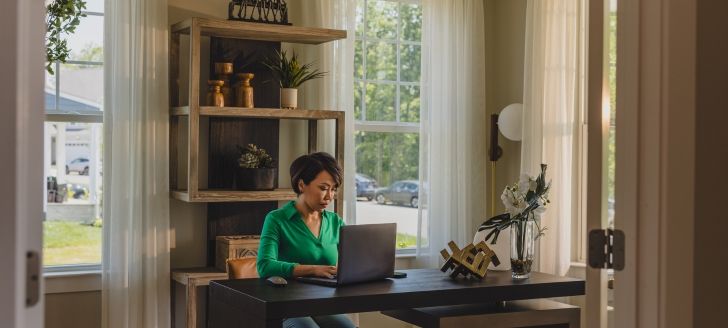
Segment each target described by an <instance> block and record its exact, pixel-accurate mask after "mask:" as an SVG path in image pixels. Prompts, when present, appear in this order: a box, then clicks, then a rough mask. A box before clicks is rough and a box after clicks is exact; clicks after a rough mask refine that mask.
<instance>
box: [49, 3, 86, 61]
mask: <svg viewBox="0 0 728 328" xmlns="http://www.w3.org/2000/svg"><path fill="white" fill-rule="evenodd" d="M45 3H46V8H45V9H46V36H45V43H46V71H48V73H50V74H54V72H53V65H55V64H56V62H61V63H65V62H66V60H67V59H68V56H69V55H70V52H71V50H70V49H68V37H69V36H71V35H73V32H75V31H76V27H77V26H78V24H80V23H81V18H82V17H86V14H85V13H84V10H85V9H86V1H83V0H51V1H45Z"/></svg>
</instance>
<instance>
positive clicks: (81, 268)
mask: <svg viewBox="0 0 728 328" xmlns="http://www.w3.org/2000/svg"><path fill="white" fill-rule="evenodd" d="M81 13H83V14H86V15H87V16H100V17H103V18H104V22H105V19H106V17H105V15H104V13H103V12H97V11H81ZM101 46H102V47H103V44H102V45H101ZM66 64H71V65H87V66H102V67H103V65H104V62H103V61H86V60H67V61H66ZM53 66H54V68H53V69H54V72H55V73H54V75H53V78H54V84H55V90H54V93H55V94H54V97H55V108H46V106H45V103H44V112H45V120H44V123H89V124H91V123H96V124H103V121H104V111H103V110H102V109H100V110H99V112H98V113H79V112H73V111H67V110H60V109H59V105H60V97H61V88H60V86H61V78H60V75H61V70H60V68H61V63H60V62H55V63H53ZM102 106H103V104H102ZM44 161H45V159H44ZM56 165H58V164H56ZM46 174H47V172H43V175H44V177H45V176H46ZM102 211H103V208H102ZM101 243H102V245H103V235H102V241H101ZM102 247H103V246H102ZM101 256H102V258H101V262H103V252H102V254H101ZM101 262H99V263H90V264H62V265H53V266H46V265H43V274H44V275H52V276H58V275H59V274H60V275H61V276H63V275H65V274H76V273H79V272H86V273H91V274H93V273H97V272H101Z"/></svg>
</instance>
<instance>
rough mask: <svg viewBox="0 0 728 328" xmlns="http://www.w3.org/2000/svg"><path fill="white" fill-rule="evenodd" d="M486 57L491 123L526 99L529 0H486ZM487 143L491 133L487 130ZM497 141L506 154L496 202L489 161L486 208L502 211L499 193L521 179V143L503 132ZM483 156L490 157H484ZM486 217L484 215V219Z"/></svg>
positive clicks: (498, 172)
mask: <svg viewBox="0 0 728 328" xmlns="http://www.w3.org/2000/svg"><path fill="white" fill-rule="evenodd" d="M485 24H486V27H485V29H486V31H485V47H486V54H485V61H486V76H485V80H486V83H485V84H486V88H485V94H486V99H485V102H486V112H487V114H488V127H490V115H491V114H498V113H499V112H500V111H501V110H502V109H503V108H504V107H506V106H508V105H509V104H512V103H523V61H524V53H525V52H524V51H525V48H524V47H525V42H526V41H525V40H526V0H486V1H485ZM486 133H488V134H487V140H488V144H490V133H489V131H486ZM498 143H499V144H500V146H501V148H503V157H501V158H500V160H498V162H497V165H496V174H495V183H496V184H495V204H493V203H492V201H491V199H492V198H493V197H491V190H490V189H491V188H490V183H491V181H492V180H491V179H492V178H493V177H492V172H491V171H490V165H489V166H488V173H487V175H486V181H487V183H488V189H487V192H486V195H487V204H488V206H487V208H488V215H490V211H491V210H490V209H491V208H493V206H495V213H500V212H502V211H503V205H502V204H501V202H500V194H501V192H502V191H503V188H505V186H506V185H507V184H511V183H513V182H515V181H517V180H518V176H519V170H520V162H521V145H520V142H515V141H510V140H508V139H506V138H505V137H503V135H500V136H499V137H498ZM483 160H486V161H487V160H488V158H484V159H483ZM485 218H486V217H485V216H484V217H483V219H485Z"/></svg>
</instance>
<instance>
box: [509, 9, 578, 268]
mask: <svg viewBox="0 0 728 328" xmlns="http://www.w3.org/2000/svg"><path fill="white" fill-rule="evenodd" d="M580 10H581V8H580V0H549V1H544V0H529V1H528V3H527V13H526V55H525V73H524V81H525V83H524V88H523V92H524V94H523V110H524V113H523V124H524V125H523V143H522V145H521V172H522V173H527V174H530V175H536V174H538V172H539V171H540V164H541V163H544V164H547V165H548V171H547V178H548V179H551V181H552V184H551V191H550V195H549V196H550V199H551V204H550V205H549V208H548V210H547V211H546V213H545V214H544V215H543V216H542V218H541V220H542V225H543V226H546V227H548V230H547V231H546V235H545V236H544V237H543V238H542V239H541V243H540V251H539V257H538V262H539V271H543V272H548V273H553V274H558V275H564V274H566V271H567V270H568V268H569V265H570V261H571V220H572V215H573V213H574V211H573V208H574V206H575V205H576V204H577V202H576V201H577V199H578V198H577V195H576V194H575V192H574V190H575V183H576V181H577V180H576V179H575V176H576V174H577V170H576V168H577V165H576V150H577V148H576V141H577V140H576V137H577V133H576V132H577V130H576V129H577V121H576V118H577V110H578V108H579V102H580V98H579V90H578V89H579V86H580V83H579V81H580V77H579V72H580V69H579V67H580V54H581V52H580V50H579V49H580V47H581V46H582V43H581V40H580V37H581V35H580V30H581V29H580V28H579V25H580V21H579V20H580V17H581V15H580V14H579V13H580Z"/></svg>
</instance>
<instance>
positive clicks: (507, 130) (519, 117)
mask: <svg viewBox="0 0 728 328" xmlns="http://www.w3.org/2000/svg"><path fill="white" fill-rule="evenodd" d="M498 131H500V132H501V133H502V134H503V136H504V137H506V139H509V140H513V141H521V139H522V138H523V104H518V103H515V104H510V105H508V106H506V107H505V108H503V110H501V112H500V114H492V115H490V151H488V155H489V157H490V167H491V178H490V197H491V206H490V215H491V217H492V216H494V215H495V164H496V162H498V159H500V158H501V156H503V148H501V147H500V145H498Z"/></svg>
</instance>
